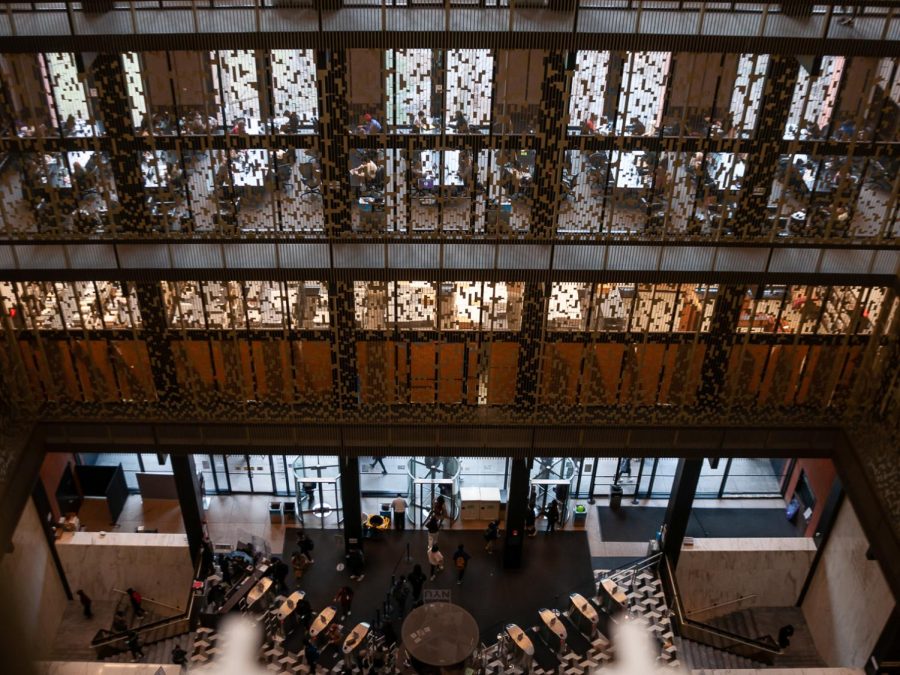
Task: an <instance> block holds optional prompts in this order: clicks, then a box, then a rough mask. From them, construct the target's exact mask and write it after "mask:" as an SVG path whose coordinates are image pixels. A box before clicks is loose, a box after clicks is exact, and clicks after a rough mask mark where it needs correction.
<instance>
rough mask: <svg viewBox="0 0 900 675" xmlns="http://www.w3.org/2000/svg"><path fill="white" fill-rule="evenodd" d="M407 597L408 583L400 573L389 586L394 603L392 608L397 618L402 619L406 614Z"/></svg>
mask: <svg viewBox="0 0 900 675" xmlns="http://www.w3.org/2000/svg"><path fill="white" fill-rule="evenodd" d="M408 597H409V584H408V583H407V581H406V577H405V576H404V575H403V574H401V575H400V576H399V577H398V579H397V581H395V582H394V586H393V588H391V600H392V602H393V604H394V610H395V611H396V615H397V617H398V618H400V619H402V618H403V617H404V616H405V615H406V599H407V598H408Z"/></svg>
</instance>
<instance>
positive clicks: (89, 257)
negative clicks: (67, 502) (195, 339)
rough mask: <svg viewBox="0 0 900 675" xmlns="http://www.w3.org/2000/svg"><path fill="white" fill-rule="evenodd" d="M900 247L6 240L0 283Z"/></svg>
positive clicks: (759, 271) (527, 274)
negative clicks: (67, 241) (51, 241)
mask: <svg viewBox="0 0 900 675" xmlns="http://www.w3.org/2000/svg"><path fill="white" fill-rule="evenodd" d="M898 272H900V250H898V249H888V248H863V247H849V246H848V247H827V246H808V247H783V246H777V245H766V244H762V243H755V244H754V243H747V244H739V243H734V244H731V243H729V244H722V243H719V244H714V245H708V244H682V243H655V242H654V243H651V242H644V243H622V244H611V243H610V244H608V243H585V242H581V243H578V242H572V243H555V244H553V243H528V242H515V241H507V242H503V241H468V242H460V241H458V240H453V241H450V240H448V241H433V240H431V241H428V240H425V241H421V240H419V241H402V240H396V241H377V240H376V241H354V242H350V241H348V242H339V241H330V242H329V241H327V240H322V241H310V242H297V241H293V242H283V241H242V242H234V241H232V242H221V241H209V242H203V241H189V242H185V241H173V242H168V243H162V242H156V241H146V242H139V241H131V242H118V243H116V242H112V243H104V242H98V243H80V242H79V243H36V242H35V243H18V244H5V245H0V279H8V280H33V281H41V280H65V279H71V280H78V279H88V278H90V279H95V280H103V279H109V280H139V281H151V280H178V279H203V280H218V279H222V280H241V279H248V280H254V279H267V278H279V279H317V280H330V279H332V278H336V279H347V278H354V279H360V280H364V279H371V280H376V279H434V280H447V281H454V280H458V281H462V280H468V279H486V280H490V279H496V280H505V281H516V280H529V279H538V278H540V279H545V280H560V281H617V280H624V281H634V282H646V283H650V282H652V281H654V280H661V281H663V280H664V281H667V282H671V283H674V282H679V281H684V282H691V281H708V282H710V283H814V284H815V283H818V284H828V283H835V284H840V283H853V284H856V285H891V284H893V283H894V282H895V280H896V279H897V276H898Z"/></svg>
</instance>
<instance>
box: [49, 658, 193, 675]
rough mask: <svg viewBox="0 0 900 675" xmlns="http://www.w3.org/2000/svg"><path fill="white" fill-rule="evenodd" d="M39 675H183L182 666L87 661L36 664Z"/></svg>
mask: <svg viewBox="0 0 900 675" xmlns="http://www.w3.org/2000/svg"><path fill="white" fill-rule="evenodd" d="M36 670H37V673H38V675H181V672H182V671H181V666H173V665H165V664H161V663H160V664H157V663H90V662H87V661H70V662H44V663H38V664H36Z"/></svg>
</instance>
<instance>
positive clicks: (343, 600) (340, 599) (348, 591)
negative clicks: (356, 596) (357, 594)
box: [334, 586, 353, 621]
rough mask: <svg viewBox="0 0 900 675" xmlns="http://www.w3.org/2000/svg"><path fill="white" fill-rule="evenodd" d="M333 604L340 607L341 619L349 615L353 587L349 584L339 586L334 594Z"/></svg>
mask: <svg viewBox="0 0 900 675" xmlns="http://www.w3.org/2000/svg"><path fill="white" fill-rule="evenodd" d="M334 604H336V605H337V606H338V607H340V608H341V621H343V620H344V619H346V618H347V617H348V616H350V608H351V606H352V604H353V589H352V588H350V587H349V586H341V587H340V589H339V590H338V592H337V594H336V595H335V596H334Z"/></svg>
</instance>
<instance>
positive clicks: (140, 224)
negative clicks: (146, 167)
mask: <svg viewBox="0 0 900 675" xmlns="http://www.w3.org/2000/svg"><path fill="white" fill-rule="evenodd" d="M85 66H86V68H87V70H88V73H89V76H90V83H91V85H92V88H95V89H97V91H98V92H101V93H100V96H99V97H98V98H96V99H95V100H94V109H95V110H96V111H97V112H98V113H99V115H98V116H99V118H100V120H101V121H102V122H103V125H104V127H105V128H106V132H107V134H109V136H110V137H111V138H114V139H117V140H118V142H116V143H113V145H112V149H111V151H110V156H109V161H110V169H111V170H112V174H113V177H114V179H115V181H116V194H117V195H118V197H119V206H120V209H119V213H118V214H117V218H116V221H117V227H118V228H119V229H120V230H123V231H126V232H141V231H146V230H148V229H149V228H150V221H149V219H148V217H147V209H146V205H145V191H144V184H143V175H142V173H141V164H140V156H139V153H138V151H137V150H136V149H135V147H134V146H133V145H132V144H131V143H129V142H128V141H133V140H134V139H135V135H134V124H133V122H132V118H131V110H130V108H129V107H128V101H129V100H130V98H129V96H128V89H127V87H126V83H125V77H126V76H125V71H124V69H123V67H122V56H121V55H120V54H115V53H113V54H106V53H103V54H97V55H96V56H95V57H94V60H93V62H92V63H90V64H85ZM110 212H112V213H115V211H114V210H113V209H112V208H110Z"/></svg>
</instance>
